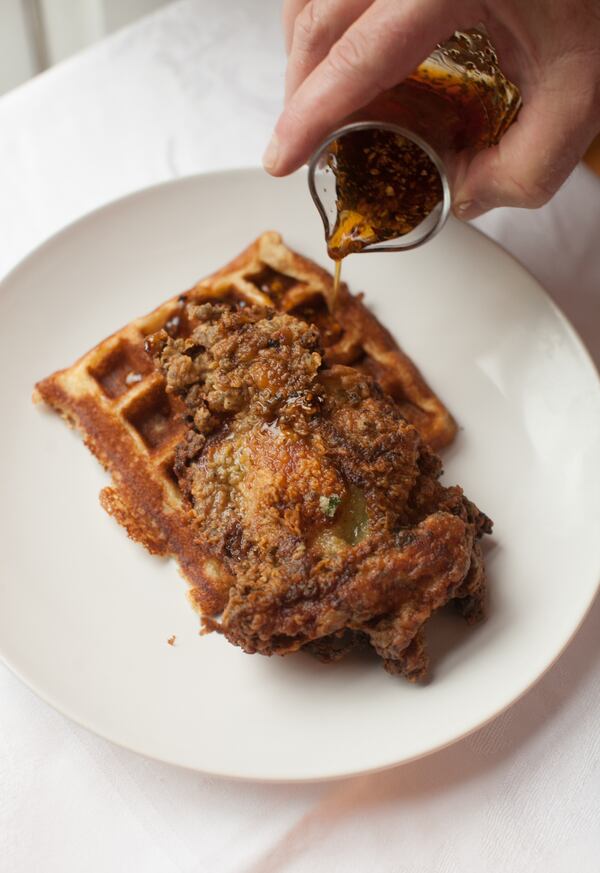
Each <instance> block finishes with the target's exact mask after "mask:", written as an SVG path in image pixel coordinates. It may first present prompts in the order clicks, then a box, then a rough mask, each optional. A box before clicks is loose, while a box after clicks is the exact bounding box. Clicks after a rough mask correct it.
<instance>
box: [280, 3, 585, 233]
mask: <svg viewBox="0 0 600 873" xmlns="http://www.w3.org/2000/svg"><path fill="white" fill-rule="evenodd" d="M283 21H284V33H285V39H286V47H287V51H288V55H289V57H288V66H287V73H286V96H285V107H284V110H283V113H282V114H281V116H280V118H279V121H278V122H277V124H276V126H275V133H274V138H273V140H272V141H271V143H270V144H269V147H268V148H267V151H266V152H265V157H264V163H265V168H266V169H267V170H268V171H269V172H270V173H272V174H273V175H275V176H285V175H287V174H288V173H290V172H292V171H293V170H295V169H296V168H297V167H299V166H300V165H301V164H302V163H304V162H305V161H306V160H307V159H308V158H309V157H310V155H311V153H312V152H313V150H314V149H315V148H316V147H317V146H318V145H319V143H320V142H321V141H322V140H323V139H324V138H325V136H326V135H327V134H328V133H330V132H331V131H332V130H333V129H334V128H335V127H336V126H338V125H339V123H340V122H341V121H342V120H343V119H345V118H346V117H347V116H348V115H350V114H351V113H353V112H355V111H356V110H357V109H360V108H361V107H363V106H365V105H366V104H367V103H370V102H371V100H373V99H374V98H375V97H376V96H377V95H378V94H380V93H381V92H382V91H386V90H387V89H388V88H391V87H392V86H393V85H396V84H397V83H398V82H400V81H402V80H403V79H405V78H406V76H408V75H409V74H410V73H411V72H412V71H413V70H414V69H415V68H416V67H417V66H418V65H419V64H420V63H421V62H422V61H423V60H424V59H425V58H426V57H427V56H428V55H429V54H430V52H431V51H432V49H433V48H434V46H435V45H436V43H439V42H443V41H444V40H446V39H447V38H448V36H449V35H450V34H451V33H452V32H454V31H455V30H467V29H469V28H471V27H474V26H477V25H478V24H479V23H483V24H484V25H485V27H486V30H487V32H488V34H489V36H490V39H491V41H492V43H493V44H494V46H495V48H496V49H497V52H498V55H499V59H500V66H501V67H502V70H503V71H504V73H505V74H506V75H507V76H508V78H509V79H511V80H512V81H513V82H514V83H515V84H516V85H518V86H519V88H520V91H521V95H522V98H523V108H522V110H521V112H520V114H519V117H518V119H517V121H516V122H515V124H513V126H512V127H511V128H510V129H509V130H508V132H507V133H506V134H505V136H504V137H503V139H502V140H501V141H500V143H499V144H498V145H497V146H494V147H493V148H491V149H486V150H485V151H483V152H480V153H479V154H477V155H476V156H475V157H474V158H473V160H472V161H470V162H469V163H467V162H465V165H464V166H465V169H464V171H463V173H462V176H459V177H458V178H457V180H456V181H455V187H454V192H453V199H454V210H455V212H456V214H457V215H459V216H460V217H461V218H474V217H476V216H477V215H480V214H481V213H482V212H485V211H487V210H488V209H492V208H494V207H496V206H524V207H537V206H541V205H543V204H544V203H546V202H547V201H548V200H549V199H550V197H551V196H552V195H553V194H554V193H555V192H556V191H557V190H558V188H559V187H560V185H561V184H562V183H563V182H564V180H565V179H566V178H567V176H568V175H569V173H570V172H571V171H572V170H573V168H574V167H575V165H576V163H577V162H578V161H579V160H580V158H581V157H582V155H583V153H584V152H585V150H586V148H587V146H588V145H589V143H590V142H591V140H592V139H593V137H594V135H595V134H596V133H597V132H598V131H599V130H600V0H527V2H526V3H524V2H523V0H502V2H500V3H499V2H497V0H496V2H492V0H285V2H284V12H283Z"/></svg>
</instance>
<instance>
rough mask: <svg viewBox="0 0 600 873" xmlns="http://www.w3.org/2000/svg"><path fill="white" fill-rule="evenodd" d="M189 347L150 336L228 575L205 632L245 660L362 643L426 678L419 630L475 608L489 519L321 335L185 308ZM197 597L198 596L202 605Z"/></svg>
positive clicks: (336, 653)
mask: <svg viewBox="0 0 600 873" xmlns="http://www.w3.org/2000/svg"><path fill="white" fill-rule="evenodd" d="M188 314H189V317H190V319H191V322H192V324H194V325H195V326H194V329H193V330H192V332H191V334H190V335H189V336H188V337H187V338H179V339H177V338H172V337H170V336H169V335H168V334H167V333H166V332H164V331H161V332H159V333H158V334H155V335H154V336H153V337H152V338H151V341H150V343H149V348H150V350H151V352H152V353H153V355H154V357H155V359H156V361H157V363H158V364H159V366H160V367H161V368H162V370H163V372H164V374H165V376H166V380H167V390H168V391H169V392H171V393H173V394H176V395H178V396H179V397H181V398H182V399H183V401H184V404H185V408H186V414H185V420H186V423H187V431H186V435H185V437H184V439H183V440H182V442H181V444H180V445H179V447H178V450H177V456H176V463H175V475H176V477H177V479H178V481H179V485H180V487H181V488H182V490H183V491H184V493H185V494H186V495H187V497H188V499H189V501H190V504H191V507H192V513H193V517H194V524H195V527H196V530H197V536H198V542H199V543H201V544H202V546H203V548H204V549H205V551H206V553H207V555H208V556H209V557H210V560H211V561H213V562H214V566H215V568H216V572H215V577H219V578H221V579H222V580H223V583H222V589H221V591H220V603H219V604H218V606H217V607H215V609H214V611H213V614H212V615H206V614H204V615H203V623H204V627H205V629H206V630H214V631H218V632H219V633H222V634H224V635H225V636H226V637H227V639H228V640H229V641H230V642H232V643H234V644H235V645H238V646H240V647H241V648H242V649H244V650H245V651H246V652H250V653H252V652H260V653H261V654H264V655H270V654H280V655H285V654H288V653H290V652H294V651H297V650H298V649H300V648H302V647H308V648H309V649H311V650H312V651H313V652H314V653H315V654H317V655H318V656H319V657H321V658H323V659H324V660H332V659H336V658H338V657H340V656H341V655H343V654H344V653H345V652H346V651H347V650H348V649H349V648H351V647H352V646H353V645H355V644H357V643H364V642H368V643H369V644H370V645H371V646H372V647H373V649H374V650H375V651H376V652H377V654H378V655H380V656H381V658H382V659H383V661H384V665H385V667H386V669H387V670H389V671H390V672H392V673H397V674H403V675H405V676H407V677H408V678H409V679H411V680H416V679H422V678H424V677H425V675H426V673H427V667H428V658H427V652H426V648H425V640H424V635H423V625H424V623H425V622H426V621H427V619H428V618H429V617H430V615H431V614H432V612H433V611H434V610H436V609H438V608H440V607H441V606H443V605H444V604H446V603H448V602H449V601H451V600H456V603H457V604H458V605H459V607H460V609H461V611H462V612H463V614H464V615H465V616H466V617H467V618H468V619H469V620H475V619H476V618H478V617H479V616H480V614H481V608H482V607H481V604H482V597H483V592H484V570H483V563H482V559H481V551H480V546H479V542H478V540H479V538H480V537H481V535H482V534H483V533H484V532H488V531H489V530H490V529H491V524H490V522H489V520H488V519H487V518H486V516H484V515H483V514H482V513H480V512H479V510H478V509H477V508H476V507H475V506H474V505H473V504H472V503H470V502H469V501H468V500H467V499H466V498H465V497H464V496H463V493H462V490H461V489H460V488H459V487H452V488H446V487H444V486H443V485H441V484H440V482H439V476H440V473H441V462H440V460H439V459H438V457H437V456H436V455H435V454H433V453H432V451H431V450H430V449H429V448H428V447H427V446H426V445H425V443H424V442H423V441H422V440H421V438H420V437H419V434H418V432H417V430H416V429H415V428H414V427H413V426H412V425H410V424H408V423H407V422H406V421H405V420H404V419H403V418H402V416H401V414H400V413H399V411H398V408H397V406H396V404H395V403H394V402H393V400H392V399H391V398H390V397H388V396H387V395H385V394H384V393H383V392H382V390H381V389H380V388H379V386H378V385H377V384H376V383H375V382H374V381H373V380H372V379H371V378H370V377H369V376H368V375H366V374H364V373H361V372H359V371H358V370H355V369H353V368H350V367H346V366H342V365H339V364H336V365H333V366H331V367H330V368H328V367H326V366H325V365H324V363H323V356H322V349H321V347H320V341H319V334H318V331H317V329H316V328H315V327H314V326H313V325H310V324H307V323H306V322H304V321H301V320H300V319H297V318H294V317H292V316H289V315H282V314H277V313H276V312H275V311H273V310H269V309H261V308H259V307H246V308H242V309H231V308H230V307H228V306H226V305H222V304H219V305H215V304H212V303H204V304H201V305H194V304H190V306H189V308H188ZM193 593H194V590H193V589H192V597H193Z"/></svg>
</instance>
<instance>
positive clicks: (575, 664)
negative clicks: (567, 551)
mask: <svg viewBox="0 0 600 873" xmlns="http://www.w3.org/2000/svg"><path fill="white" fill-rule="evenodd" d="M283 69H284V55H283V49H282V41H281V36H280V32H279V0H183V2H179V3H176V4H174V5H173V6H170V7H168V8H167V9H165V10H164V11H162V12H160V13H158V14H157V15H155V16H153V17H151V18H148V19H145V20H143V21H142V22H140V23H138V24H136V25H134V26H133V27H132V28H131V29H129V30H127V31H125V32H122V33H121V34H118V35H117V36H116V37H113V38H111V39H109V40H107V41H105V42H103V43H102V44H100V45H98V46H97V47H94V48H92V49H91V50H88V51H86V52H85V53H83V54H81V55H79V56H77V57H75V58H73V59H72V60H69V61H67V62H66V63H64V64H62V65H60V66H59V67H57V68H55V69H53V70H51V71H50V72H48V73H47V74H45V75H44V76H42V77H40V78H38V79H36V80H35V81H33V82H31V83H28V84H26V85H24V86H22V87H21V88H19V89H18V90H16V91H15V92H13V93H11V94H8V95H6V96H5V97H3V98H1V99H0V275H1V274H4V273H5V272H7V271H8V270H9V269H10V268H11V267H12V266H13V265H14V264H16V263H17V262H18V261H19V260H20V259H21V258H22V257H23V256H24V255H26V254H27V253H28V252H29V251H30V250H31V249H32V248H33V247H34V246H36V245H37V244H38V243H40V242H41V241H42V240H43V239H45V238H46V237H48V236H49V235H50V234H52V233H54V232H55V231H57V230H58V229H59V228H61V227H63V226H64V225H65V224H67V223H68V222H70V221H72V220H73V219H75V218H77V217H79V216H81V215H82V214H83V213H85V212H87V211H89V210H90V209H93V208H95V207H97V206H99V205H101V204H103V203H105V202H107V201H109V200H112V199H114V198H116V197H119V196H121V195H123V194H125V193H127V192H129V191H132V190H134V189H136V188H140V187H143V186H146V185H149V184H152V183H154V182H158V181H161V180H164V179H169V178H173V177H175V176H180V175H185V174H188V173H195V172H198V171H203V170H208V169H214V168H220V167H229V166H240V165H251V164H257V163H258V161H259V158H260V154H261V151H262V148H263V146H264V143H265V141H266V139H267V135H268V133H269V129H270V125H271V124H272V123H273V121H274V119H275V118H276V115H277V112H278V108H279V105H280V100H281V92H282V81H283ZM478 224H479V226H480V227H481V228H482V229H483V230H485V231H486V232H488V233H490V235H492V236H493V237H495V238H496V239H497V240H498V241H499V242H501V243H502V245H504V246H505V247H506V248H507V249H508V250H509V251H511V252H513V253H514V254H515V255H516V256H517V257H518V258H519V259H520V260H521V261H522V262H523V263H524V264H525V265H526V266H527V267H528V268H529V269H530V270H531V271H532V272H533V273H534V274H535V275H536V276H538V278H539V279H540V281H541V282H542V283H543V284H544V285H545V286H546V288H547V289H548V290H549V291H550V293H551V294H552V295H553V296H554V298H555V299H556V300H557V301H558V302H559V305H561V306H562V308H563V309H564V311H565V312H566V313H567V314H568V316H569V317H570V318H571V320H572V321H573V323H574V324H575V325H576V326H577V328H578V329H579V330H580V332H581V334H582V335H583V336H584V338H585V340H586V342H587V343H588V347H589V348H590V350H591V351H592V353H593V355H594V356H595V358H596V361H598V360H600V246H599V238H598V228H599V227H600V182H599V181H598V180H597V179H596V178H595V177H593V176H592V175H591V173H589V172H588V171H587V170H586V169H584V168H582V167H580V168H578V170H577V171H576V173H575V174H574V175H573V177H572V178H571V179H570V180H569V182H568V183H567V184H566V185H565V187H564V188H563V190H562V191H561V192H560V193H559V194H558V196H557V197H556V198H555V199H554V200H553V201H552V203H551V204H550V205H548V206H547V207H545V208H544V209H542V210H540V211H538V212H535V213H528V212H522V211H516V210H499V211H497V212H496V213H494V214H492V215H489V216H485V217H483V218H482V219H480V220H479V222H478ZM3 329H4V330H6V329H7V326H6V325H4V326H3ZM575 449H576V447H574V450H575ZM571 584H576V580H574V579H565V596H568V588H569V585H571ZM599 639H600V603H598V602H596V604H595V606H593V607H592V610H591V612H590V614H589V616H588V618H587V619H586V621H585V623H584V625H583V627H582V628H581V630H580V631H579V633H578V635H577V637H576V639H575V640H574V642H573V643H572V644H571V645H570V647H569V648H568V650H567V651H566V653H565V654H564V655H563V656H562V657H561V658H560V659H559V661H558V663H557V664H556V665H555V666H554V667H553V668H552V669H551V670H550V671H549V673H547V674H546V676H545V677H544V678H543V679H542V680H541V681H540V682H539V683H538V685H537V686H536V687H535V688H534V689H533V690H532V691H531V692H530V693H529V694H527V695H526V697H525V698H524V699H522V700H521V701H520V702H518V703H517V704H516V705H515V706H513V707H512V708H511V709H510V710H509V711H508V712H506V713H505V714H504V715H502V716H501V717H500V718H498V719H496V721H495V722H493V723H492V724H491V725H489V726H488V727H486V728H484V729H483V730H481V731H479V732H477V733H476V734H474V735H473V736H471V737H469V738H467V739H465V740H463V741H462V742H460V743H458V744H456V745H454V746H453V747H451V748H449V749H446V750H444V751H442V752H439V753H437V754H435V755H432V756H430V757H429V758H426V759H424V760H421V761H418V762H415V763H412V764H409V765H405V766H403V767H400V768H397V769H395V770H392V771H388V772H386V773H382V774H378V775H371V776H365V777H360V778H355V779H351V780H343V781H339V782H335V783H329V784H321V785H303V786H289V787H286V786H276V787H274V786H268V785H253V784H246V783H234V782H228V781H224V780H218V779H213V778H210V777H205V776H201V775H198V774H196V773H191V772H185V771H181V770H177V769H174V768H171V767H169V766H167V765H163V764H160V763H156V762H153V761H149V760H146V759H144V758H141V757H139V756H137V755H135V754H133V753H131V752H128V751H125V750H123V749H120V748H117V747H115V746H113V745H111V744H109V743H107V742H105V741H104V740H102V739H99V738H97V737H96V736H94V735H92V734H90V733H88V732H87V731H85V730H84V729H82V728H80V727H78V726H76V725H74V724H72V723H71V722H70V721H68V720H67V719H65V718H64V717H63V716H61V715H59V714H58V713H57V712H55V711H54V710H53V709H51V708H50V707H49V706H47V705H46V704H45V703H43V702H41V701H40V700H38V699H37V698H36V697H35V696H34V695H33V694H32V693H31V692H30V691H29V690H28V689H27V688H26V687H24V686H23V685H22V684H21V683H20V682H19V681H18V680H17V679H16V678H15V677H14V676H13V675H12V674H11V673H10V672H9V671H8V670H7V669H6V668H4V667H2V666H0V689H1V690H0V870H2V871H6V873H30V871H36V870H44V873H54V871H57V873H59V871H60V873H71V871H73V873H75V871H77V873H80V871H86V873H96V871H111V873H119V871H127V873H129V871H132V870H143V871H145V873H147V871H150V873H153V871H160V873H171V871H173V873H175V871H178V873H179V871H186V873H187V871H190V873H192V871H194V873H196V871H198V873H200V871H211V873H213V871H217V873H221V871H223V873H225V871H231V873H234V871H235V873H238V871H247V873H275V871H290V873H293V871H308V870H311V871H312V870H314V871H321V870H323V871H327V873H335V871H343V873H352V871H357V873H358V871H361V873H362V871H365V870H376V871H402V873H430V871H435V873H453V871H457V873H458V871H460V873H471V871H473V873H475V871H477V873H479V871H488V873H495V871H502V873H505V871H511V873H519V871H527V873H542V871H543V873H563V871H566V870H569V869H572V868H573V869H576V870H577V871H578V873H597V871H598V870H599V869H600V861H599V858H600V816H599V806H600V804H599V800H600V797H599V795H600V744H599V740H598V737H599V731H598V708H599V707H598V704H599V699H600V652H599V647H598V640H599Z"/></svg>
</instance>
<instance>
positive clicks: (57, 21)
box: [0, 0, 172, 94]
mask: <svg viewBox="0 0 600 873" xmlns="http://www.w3.org/2000/svg"><path fill="white" fill-rule="evenodd" d="M169 2H172V0H0V94H3V93H5V92H6V91H10V90H11V89H12V88H15V87H16V86H17V85H20V84H21V83H22V82H25V81H27V79H29V78H30V77H31V76H34V75H36V73H39V72H41V71H42V70H44V69H46V68H47V67H49V66H52V64H55V63H58V62H59V61H61V60H63V59H64V58H67V57H69V55H72V54H74V53H75V52H77V51H79V50H80V49H83V48H85V47H86V46H88V45H91V43H93V42H96V41H97V40H99V39H101V38H102V37H103V36H106V34H108V33H112V32H113V31H115V30H118V29H119V28H121V27H124V26H125V25H127V24H130V23H131V22H132V21H135V20H136V19H137V18H140V17H141V16H142V15H146V14H147V13H149V12H153V11H154V10H155V9H158V8H159V7H161V6H165V5H166V4H167V3H169Z"/></svg>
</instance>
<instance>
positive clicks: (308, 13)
mask: <svg viewBox="0 0 600 873" xmlns="http://www.w3.org/2000/svg"><path fill="white" fill-rule="evenodd" d="M326 31H327V28H326V26H325V22H324V19H323V16H322V14H320V11H319V8H318V3H316V2H315V0H311V2H310V3H307V5H306V6H305V7H304V9H303V10H302V12H300V14H299V15H298V17H297V18H296V21H295V22H294V39H293V45H294V48H295V49H296V50H299V51H301V52H303V53H305V54H310V53H311V52H312V51H314V50H315V49H316V48H317V46H318V45H319V44H320V43H321V42H322V41H323V39H324V38H325V34H326Z"/></svg>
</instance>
